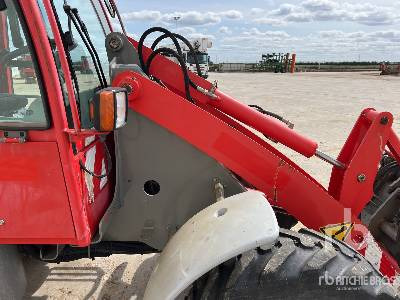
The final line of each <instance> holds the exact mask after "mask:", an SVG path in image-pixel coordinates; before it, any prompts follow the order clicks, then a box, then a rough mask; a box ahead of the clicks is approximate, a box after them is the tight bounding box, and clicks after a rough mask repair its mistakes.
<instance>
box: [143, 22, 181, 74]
mask: <svg viewBox="0 0 400 300" xmlns="http://www.w3.org/2000/svg"><path fill="white" fill-rule="evenodd" d="M153 32H162V33H164V34H166V35H168V37H169V38H170V39H171V40H172V42H173V43H174V45H175V47H176V51H177V52H178V55H179V56H181V57H182V49H181V46H180V45H179V42H178V40H177V38H176V37H175V36H174V34H173V33H172V32H171V31H169V30H167V29H165V28H162V27H152V28H150V29H147V30H146V31H145V32H144V33H143V34H142V36H141V37H140V40H139V44H138V53H139V61H140V65H141V66H142V69H143V72H144V73H146V74H147V75H149V70H148V69H147V65H146V64H145V62H144V59H143V46H144V41H145V40H146V38H147V37H148V36H149V35H150V34H152V33H153Z"/></svg>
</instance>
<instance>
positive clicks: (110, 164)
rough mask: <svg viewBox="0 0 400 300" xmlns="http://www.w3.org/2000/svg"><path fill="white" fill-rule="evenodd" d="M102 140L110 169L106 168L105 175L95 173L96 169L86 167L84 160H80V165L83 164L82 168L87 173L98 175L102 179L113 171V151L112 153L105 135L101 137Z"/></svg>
mask: <svg viewBox="0 0 400 300" xmlns="http://www.w3.org/2000/svg"><path fill="white" fill-rule="evenodd" d="M100 142H101V143H102V144H103V145H104V149H105V151H106V155H107V167H108V170H106V173H105V174H103V175H98V174H96V173H94V171H90V170H88V169H87V168H86V166H85V164H84V163H83V162H82V160H79V165H80V166H81V169H82V170H83V171H85V172H86V173H88V174H90V175H92V176H93V177H96V178H98V179H102V178H105V177H107V176H109V175H110V173H111V170H112V168H113V165H112V158H111V153H110V150H109V149H108V147H107V144H106V142H105V139H104V137H100ZM93 147H96V146H93Z"/></svg>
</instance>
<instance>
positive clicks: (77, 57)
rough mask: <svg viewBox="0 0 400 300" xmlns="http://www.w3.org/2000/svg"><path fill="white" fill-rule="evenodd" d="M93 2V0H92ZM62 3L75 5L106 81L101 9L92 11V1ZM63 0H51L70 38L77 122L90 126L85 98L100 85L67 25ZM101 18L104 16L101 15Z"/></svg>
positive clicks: (87, 54)
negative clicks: (72, 41)
mask: <svg viewBox="0 0 400 300" xmlns="http://www.w3.org/2000/svg"><path fill="white" fill-rule="evenodd" d="M93 1H95V0H93ZM66 3H67V4H68V5H69V6H71V7H73V8H77V9H78V12H79V15H80V18H81V19H82V21H83V22H84V23H85V25H86V27H87V29H88V31H89V35H90V38H91V40H92V42H93V45H94V48H95V49H96V51H97V53H98V56H99V58H100V62H101V66H102V69H103V71H104V74H105V76H106V79H107V81H108V83H109V63H108V57H107V52H106V47H105V38H106V34H108V33H109V32H110V30H109V29H108V30H107V29H106V28H109V27H107V26H108V25H107V24H103V21H102V18H100V17H99V15H100V14H101V13H103V12H102V11H96V9H95V6H94V5H93V2H92V1H81V0H68V1H66ZM63 5H64V0H55V1H54V6H55V9H56V12H57V16H58V19H59V21H60V24H61V27H62V31H63V32H64V33H65V32H67V31H69V30H70V29H71V32H72V36H73V39H74V46H73V47H71V48H70V49H69V55H70V57H71V61H72V62H71V63H72V68H73V71H74V73H75V75H76V78H77V83H78V86H77V87H76V88H77V91H78V95H79V101H80V112H81V123H82V127H84V128H90V127H91V122H90V120H89V101H90V100H91V99H92V98H93V95H94V94H95V92H96V91H97V90H98V89H99V88H100V86H101V84H100V79H99V76H98V74H97V72H96V68H95V63H94V61H93V60H92V57H91V54H90V52H89V50H88V49H87V48H86V46H85V43H84V41H83V39H82V38H81V36H80V34H79V32H78V31H77V30H76V28H75V27H74V26H73V25H72V26H71V27H69V25H68V16H67V14H66V13H65V12H64V8H63ZM103 20H104V18H103Z"/></svg>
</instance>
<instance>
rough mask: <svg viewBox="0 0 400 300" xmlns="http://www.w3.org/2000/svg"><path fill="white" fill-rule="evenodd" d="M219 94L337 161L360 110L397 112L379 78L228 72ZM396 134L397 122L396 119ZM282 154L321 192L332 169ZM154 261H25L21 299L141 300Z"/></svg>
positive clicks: (399, 102) (392, 80)
mask: <svg viewBox="0 0 400 300" xmlns="http://www.w3.org/2000/svg"><path fill="white" fill-rule="evenodd" d="M210 80H218V84H219V88H220V89H221V90H222V91H224V92H226V93H228V94H230V95H232V96H234V97H235V98H237V99H239V100H241V101H243V102H245V103H246V104H258V105H260V106H263V107H264V108H265V109H267V110H270V111H273V112H276V113H278V114H281V115H283V116H284V117H285V118H286V119H289V120H290V121H292V122H293V123H295V129H296V130H297V131H299V132H300V133H303V134H305V135H307V136H309V137H311V138H313V139H314V140H316V141H318V142H319V145H320V150H321V151H323V152H325V153H328V154H330V155H332V156H336V155H338V153H339V151H340V149H341V147H342V145H343V144H344V142H345V140H346V137H347V136H348V134H349V132H350V130H351V128H352V126H353V125H354V123H355V121H356V119H357V117H358V115H359V114H360V112H361V111H362V109H363V108H366V107H375V108H376V109H378V110H386V111H390V112H392V113H393V114H394V115H395V118H397V117H398V116H399V113H400V77H381V76H379V75H378V74H377V73H298V74H294V75H293V74H270V73H258V74H249V73H234V74H228V73H225V74H215V73H213V74H211V76H210ZM394 126H395V129H396V130H397V132H400V118H399V119H395V125H394ZM279 148H280V149H282V150H283V151H284V152H285V153H286V154H288V155H289V156H290V157H291V158H292V159H294V160H295V161H297V162H298V163H299V164H300V165H301V166H302V167H303V168H305V169H306V170H307V171H309V172H310V173H311V174H312V175H313V176H314V177H316V178H317V179H319V180H320V181H321V182H322V183H323V184H324V185H325V186H326V185H327V183H328V181H329V174H330V170H331V168H330V166H329V165H327V164H326V163H324V162H321V161H320V160H318V159H315V158H313V159H304V158H302V157H301V156H300V155H297V154H295V153H293V151H290V150H288V149H285V148H284V147H282V146H280V147H279ZM156 260H157V255H142V256H141V255H135V256H127V255H115V256H113V257H110V258H105V259H96V260H94V261H91V260H89V259H82V260H79V261H75V262H71V263H62V264H58V265H57V264H42V263H38V262H30V267H29V268H28V269H29V273H28V280H29V286H28V291H27V294H26V298H27V299H107V300H108V299H141V298H142V297H143V292H144V289H145V287H146V283H147V280H148V278H149V276H150V273H151V270H152V268H153V266H154V264H155V262H156Z"/></svg>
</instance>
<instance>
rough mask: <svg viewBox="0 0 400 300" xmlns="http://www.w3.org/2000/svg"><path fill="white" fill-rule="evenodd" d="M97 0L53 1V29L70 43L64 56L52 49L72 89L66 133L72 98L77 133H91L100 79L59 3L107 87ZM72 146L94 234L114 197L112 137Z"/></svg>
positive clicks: (105, 26)
mask: <svg viewBox="0 0 400 300" xmlns="http://www.w3.org/2000/svg"><path fill="white" fill-rule="evenodd" d="M102 1H103V0H93V1H79V0H68V1H64V0H54V1H52V10H53V14H54V16H55V17H56V20H57V25H58V27H57V29H56V30H57V31H58V32H59V33H60V34H61V36H63V37H66V36H70V37H72V40H73V42H72V43H71V44H70V45H64V46H65V47H64V51H65V52H62V51H61V50H60V49H58V48H57V46H56V45H54V44H53V45H52V47H53V53H54V55H55V57H56V61H59V60H60V57H61V56H64V55H65V58H66V59H67V61H68V72H66V70H64V69H63V66H62V65H61V64H58V65H57V68H58V71H59V74H60V81H61V83H62V85H63V86H65V85H66V84H67V83H68V81H70V82H69V83H71V84H72V86H73V87H74V95H73V97H72V95H70V94H69V93H68V91H64V98H65V107H66V114H67V116H66V117H67V119H68V123H69V126H70V128H71V129H72V128H73V127H74V125H73V122H72V113H71V109H70V106H71V103H70V101H72V100H71V99H72V98H75V99H76V103H77V106H78V111H79V121H80V127H81V129H82V130H90V129H92V128H93V124H92V123H91V121H90V118H89V102H90V101H91V100H92V98H93V96H94V94H95V93H96V92H97V91H98V90H100V89H101V88H102V86H101V84H102V81H101V80H102V79H101V74H99V68H98V66H96V60H95V57H94V56H93V53H92V51H91V50H90V49H88V44H87V42H85V39H84V38H83V37H82V35H81V34H80V33H79V31H78V30H77V28H76V27H75V26H74V25H72V26H71V22H70V21H69V17H68V15H67V14H66V13H65V11H64V4H65V3H66V4H68V5H69V6H70V7H71V8H74V9H77V11H78V14H79V17H80V19H81V20H82V22H83V23H84V24H85V26H86V28H87V30H88V31H89V35H90V39H91V42H92V43H93V45H94V49H95V50H96V52H97V53H96V54H97V55H98V57H99V60H100V64H101V65H100V67H101V71H102V72H103V73H104V76H105V78H106V81H107V82H106V83H107V84H109V83H110V82H109V74H108V73H109V63H108V57H107V52H106V49H105V39H106V35H107V34H108V33H110V32H111V28H110V24H109V22H108V21H107V18H108V16H107V15H106V14H105V10H104V8H105V7H106V6H105V5H102ZM39 6H40V8H41V11H42V15H43V18H44V22H45V24H46V25H47V26H46V27H47V33H48V36H49V39H50V40H52V39H54V34H55V33H54V30H55V29H54V28H52V27H51V25H50V22H49V20H48V18H47V16H46V14H47V13H48V12H47V11H46V9H45V7H44V6H43V5H40V4H39ZM72 24H73V23H72ZM67 73H69V74H71V77H70V78H69V77H67V76H65V75H64V74H67ZM72 143H73V145H72V148H73V149H74V151H75V152H76V153H78V154H79V155H80V156H81V159H80V161H79V165H80V170H79V173H80V174H79V178H80V179H81V192H82V198H83V199H82V200H83V203H84V206H85V213H86V216H87V220H86V221H87V224H88V226H89V228H90V231H91V235H92V236H93V235H94V234H95V233H96V231H97V226H98V223H99V221H100V219H101V218H102V216H103V215H104V213H105V211H106V209H107V208H108V206H109V205H110V203H111V201H112V199H113V193H114V188H113V186H114V174H115V170H114V169H113V168H112V166H113V164H112V160H113V157H112V156H113V153H114V151H113V148H114V142H113V136H112V133H111V134H109V136H107V137H106V139H105V141H103V140H101V139H100V138H99V137H97V136H94V135H93V136H87V137H85V138H84V139H81V140H75V141H73V142H72ZM77 176H78V174H77Z"/></svg>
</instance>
